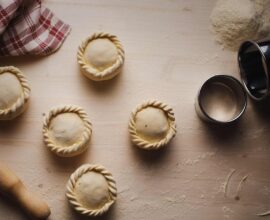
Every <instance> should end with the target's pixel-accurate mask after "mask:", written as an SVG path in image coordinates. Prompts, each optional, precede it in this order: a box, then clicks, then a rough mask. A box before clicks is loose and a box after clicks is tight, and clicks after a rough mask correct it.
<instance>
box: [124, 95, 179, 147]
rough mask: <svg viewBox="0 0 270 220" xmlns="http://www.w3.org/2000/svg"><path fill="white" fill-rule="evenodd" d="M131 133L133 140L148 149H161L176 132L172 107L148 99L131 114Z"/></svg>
mask: <svg viewBox="0 0 270 220" xmlns="http://www.w3.org/2000/svg"><path fill="white" fill-rule="evenodd" d="M129 133H130V135H131V140H132V142H133V143H134V144H135V145H137V146H138V147H140V148H143V149H146V150H156V149H159V148H161V147H163V146H165V145H166V144H168V143H169V142H170V140H171V139H172V138H173V137H174V136H175V134H176V124H175V117H174V113H173V110H172V108H170V107H169V106H168V105H166V104H164V103H162V102H159V101H155V100H154V101H148V102H145V103H143V104H141V105H140V106H138V107H137V108H136V109H135V110H134V111H133V112H132V114H131V118H130V122H129Z"/></svg>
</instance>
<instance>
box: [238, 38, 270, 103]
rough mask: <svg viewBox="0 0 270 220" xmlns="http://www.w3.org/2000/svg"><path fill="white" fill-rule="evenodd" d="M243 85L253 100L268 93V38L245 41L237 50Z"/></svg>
mask: <svg viewBox="0 0 270 220" xmlns="http://www.w3.org/2000/svg"><path fill="white" fill-rule="evenodd" d="M238 63H239V68H240V74H241V78H242V82H243V85H244V87H245V89H246V91H247V93H248V94H249V95H250V97H251V98H252V99H254V100H257V101H260V100H263V99H265V98H266V97H267V96H268V95H269V93H270V86H269V74H270V40H266V41H261V42H254V41H245V42H244V43H243V44H242V45H241V46H240V49H239V51H238Z"/></svg>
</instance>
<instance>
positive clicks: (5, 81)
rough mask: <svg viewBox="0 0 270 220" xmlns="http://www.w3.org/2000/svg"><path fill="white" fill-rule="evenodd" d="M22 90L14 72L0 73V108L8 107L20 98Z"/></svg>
mask: <svg viewBox="0 0 270 220" xmlns="http://www.w3.org/2000/svg"><path fill="white" fill-rule="evenodd" d="M22 91H23V90H22V86H21V83H20V81H19V80H18V78H17V77H16V76H15V75H14V74H12V73H9V72H6V73H2V74H0V110H5V109H8V108H10V107H11V106H12V105H13V104H14V103H15V102H16V101H17V100H18V99H19V98H20V96H21V94H22Z"/></svg>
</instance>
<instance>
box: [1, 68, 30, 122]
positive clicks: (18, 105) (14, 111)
mask: <svg viewBox="0 0 270 220" xmlns="http://www.w3.org/2000/svg"><path fill="white" fill-rule="evenodd" d="M3 73H12V74H13V75H15V76H16V77H17V79H18V80H19V82H20V84H21V87H22V90H23V92H22V94H21V96H20V97H19V98H18V99H17V101H16V102H15V103H14V104H12V106H11V107H9V108H7V109H4V110H0V119H4V120H5V119H12V118H15V117H16V116H18V115H19V114H20V113H21V112H23V110H24V106H25V104H27V102H28V100H29V96H30V92H31V89H30V86H29V84H28V82H27V80H26V78H25V76H24V74H23V73H22V72H21V71H20V70H19V69H18V68H16V67H14V66H5V67H0V75H1V74H3Z"/></svg>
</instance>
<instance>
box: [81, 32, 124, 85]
mask: <svg viewBox="0 0 270 220" xmlns="http://www.w3.org/2000/svg"><path fill="white" fill-rule="evenodd" d="M124 57H125V55H124V49H123V47H122V45H121V43H120V41H119V40H118V39H117V37H116V36H114V35H111V34H107V33H95V34H93V35H92V36H90V37H88V38H87V39H86V40H85V41H83V42H82V44H81V46H80V47H79V51H78V54H77V59H78V63H79V65H80V68H81V70H82V73H83V74H84V75H85V76H86V77H88V78H89V79H92V80H94V81H102V80H109V79H111V78H113V77H115V76H116V75H117V74H118V73H119V72H121V68H122V66H123V63H124Z"/></svg>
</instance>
